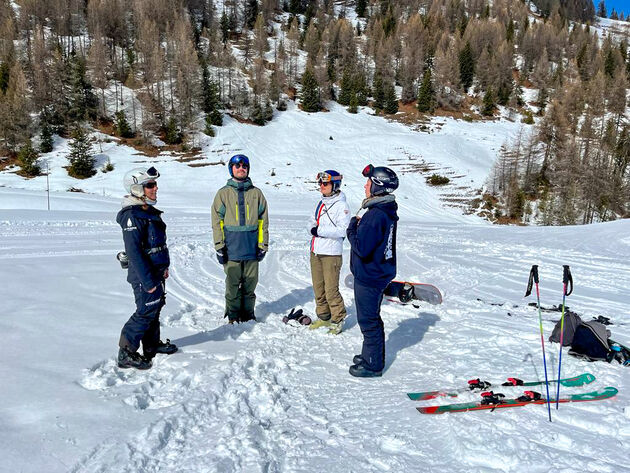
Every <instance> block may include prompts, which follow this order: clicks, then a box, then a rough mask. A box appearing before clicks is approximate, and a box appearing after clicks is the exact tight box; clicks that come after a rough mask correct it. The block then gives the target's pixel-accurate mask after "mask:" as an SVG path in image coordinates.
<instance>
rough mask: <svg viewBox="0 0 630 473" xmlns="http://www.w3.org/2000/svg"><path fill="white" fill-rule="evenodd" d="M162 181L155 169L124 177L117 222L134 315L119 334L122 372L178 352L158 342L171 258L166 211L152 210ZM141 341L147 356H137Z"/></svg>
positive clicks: (119, 362) (147, 364) (141, 169)
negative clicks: (164, 215) (132, 299)
mask: <svg viewBox="0 0 630 473" xmlns="http://www.w3.org/2000/svg"><path fill="white" fill-rule="evenodd" d="M158 177H160V173H159V172H158V171H157V169H155V168H154V167H153V166H151V167H150V168H148V169H146V168H136V169H132V170H131V171H129V172H128V173H127V174H125V177H124V179H123V183H124V186H125V189H126V190H127V192H128V193H129V194H128V195H126V196H125V197H124V199H123V203H122V209H121V210H120V212H118V215H117V217H116V222H118V224H119V225H120V226H121V227H122V231H123V240H124V243H125V253H126V258H119V259H121V264H122V265H123V268H125V267H126V269H127V281H128V282H129V284H131V287H132V288H133V293H134V296H135V301H136V311H135V312H134V313H133V315H132V316H131V317H130V318H129V320H128V321H127V323H126V324H125V325H124V326H123V328H122V331H121V333H120V340H119V342H118V345H119V350H118V366H119V367H120V368H137V369H141V370H142V369H149V368H150V367H151V365H152V362H151V360H152V359H153V357H155V355H156V353H165V354H168V355H170V354H172V353H175V352H176V351H177V347H176V346H175V345H173V344H172V343H170V340H168V339H167V340H166V343H164V342H162V341H161V340H160V311H161V310H162V307H163V306H164V304H165V300H166V296H165V294H166V292H165V280H166V279H167V278H168V268H169V265H170V258H169V254H168V248H167V246H166V224H165V223H164V222H163V221H162V217H161V214H162V211H161V210H158V209H157V208H155V207H154V205H155V204H156V202H157V191H158V186H157V178H158ZM125 260H126V261H125ZM141 343H142V351H143V355H140V354H139V353H138V349H139V348H140V344H141Z"/></svg>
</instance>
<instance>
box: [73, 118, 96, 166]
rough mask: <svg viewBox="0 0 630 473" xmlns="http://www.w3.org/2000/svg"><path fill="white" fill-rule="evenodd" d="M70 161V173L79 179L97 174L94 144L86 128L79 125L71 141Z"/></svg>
mask: <svg viewBox="0 0 630 473" xmlns="http://www.w3.org/2000/svg"><path fill="white" fill-rule="evenodd" d="M67 159H68V161H70V167H69V169H68V174H70V175H71V176H72V177H76V178H78V179H84V178H86V177H91V176H93V175H94V174H96V171H95V170H94V157H93V156H92V144H91V143H90V139H89V136H88V134H87V133H86V132H85V130H84V129H83V128H82V127H81V126H80V125H77V126H76V128H75V129H74V132H73V133H72V141H71V142H70V154H68V156H67Z"/></svg>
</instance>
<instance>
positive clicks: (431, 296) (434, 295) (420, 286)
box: [344, 274, 442, 305]
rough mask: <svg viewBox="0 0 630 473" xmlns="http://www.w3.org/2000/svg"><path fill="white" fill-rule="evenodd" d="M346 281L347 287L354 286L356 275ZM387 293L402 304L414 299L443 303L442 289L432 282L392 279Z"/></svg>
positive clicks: (435, 303)
mask: <svg viewBox="0 0 630 473" xmlns="http://www.w3.org/2000/svg"><path fill="white" fill-rule="evenodd" d="M344 282H345V285H346V286H347V287H349V288H353V287H354V276H353V275H352V274H348V275H347V276H346V279H345V281H344ZM385 295H386V296H389V297H394V298H395V299H394V302H400V303H402V304H408V303H413V302H414V301H420V302H427V303H429V304H431V305H438V304H441V303H442V294H441V293H440V290H439V289H438V288H437V287H435V286H433V285H431V284H424V283H415V282H408V281H392V282H390V283H389V285H388V286H387V287H386V288H385Z"/></svg>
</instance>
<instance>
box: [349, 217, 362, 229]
mask: <svg viewBox="0 0 630 473" xmlns="http://www.w3.org/2000/svg"><path fill="white" fill-rule="evenodd" d="M358 224H359V219H358V218H357V217H352V218H351V219H350V224H349V225H348V228H352V227H355V228H356V226H357V225H358Z"/></svg>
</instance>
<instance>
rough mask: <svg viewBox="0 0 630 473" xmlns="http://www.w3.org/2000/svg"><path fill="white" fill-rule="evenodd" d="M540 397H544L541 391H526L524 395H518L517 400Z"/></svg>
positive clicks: (522, 400)
mask: <svg viewBox="0 0 630 473" xmlns="http://www.w3.org/2000/svg"><path fill="white" fill-rule="evenodd" d="M540 399H542V396H541V394H540V393H537V392H536V391H525V392H524V393H523V395H522V396H520V397H518V398H517V399H516V400H517V401H519V402H531V401H538V400H540Z"/></svg>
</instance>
